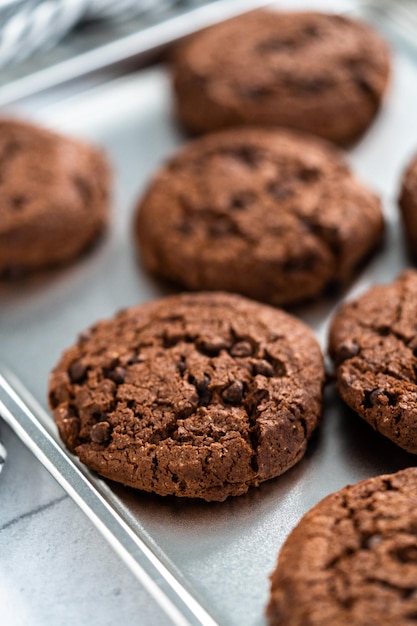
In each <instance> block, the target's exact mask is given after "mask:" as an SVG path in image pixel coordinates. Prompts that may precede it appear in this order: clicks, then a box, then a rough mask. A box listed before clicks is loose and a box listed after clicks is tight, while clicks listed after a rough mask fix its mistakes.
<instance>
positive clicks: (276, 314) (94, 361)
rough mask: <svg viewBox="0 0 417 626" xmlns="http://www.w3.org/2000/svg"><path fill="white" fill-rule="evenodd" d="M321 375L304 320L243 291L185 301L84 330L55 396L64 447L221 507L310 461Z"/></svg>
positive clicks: (55, 382)
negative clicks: (308, 453)
mask: <svg viewBox="0 0 417 626" xmlns="http://www.w3.org/2000/svg"><path fill="white" fill-rule="evenodd" d="M323 380H324V371H323V361H322V355H321V351H320V348H319V346H318V344H317V341H316V339H315V338H314V335H313V333H312V332H311V331H310V329H309V328H308V327H307V326H305V325H304V324H303V323H302V322H300V321H299V320H297V319H295V318H293V317H292V316H290V315H288V314H286V313H284V312H282V311H279V310H276V309H273V308H270V307H268V306H265V305H260V304H258V303H255V302H251V301H249V300H246V299H245V298H242V297H240V296H235V295H231V294H222V293H202V294H184V295H180V296H173V297H170V298H166V299H164V300H160V301H157V302H152V303H149V304H145V305H142V306H139V307H135V308H132V309H128V310H125V311H122V312H120V313H119V314H118V315H116V316H115V317H114V318H113V319H111V320H108V321H102V322H99V323H97V324H96V325H95V326H93V327H92V328H90V329H89V330H87V331H85V332H84V333H82V334H81V335H80V337H79V340H78V343H77V344H76V345H75V346H74V347H72V348H70V349H69V350H67V351H66V352H65V353H64V355H63V357H62V359H61V361H60V362H59V364H58V365H57V367H56V368H55V369H54V371H53V372H52V374H51V378H50V388H49V389H50V392H49V401H50V406H51V408H52V410H53V415H54V418H55V421H56V423H57V425H58V429H59V432H60V435H61V437H62V439H63V440H64V442H65V443H66V445H67V446H68V447H69V449H70V450H71V451H73V452H75V453H76V454H77V455H78V456H79V458H80V459H81V461H83V462H84V463H85V464H86V465H88V466H89V467H90V468H91V469H94V470H96V471H97V472H98V473H100V474H102V475H103V476H105V477H107V478H111V479H113V480H115V481H118V482H121V483H123V484H125V485H129V486H131V487H136V488H139V489H143V490H145V491H150V492H155V493H158V494H161V495H168V494H174V495H177V496H188V497H198V498H204V499H205V500H219V501H222V500H224V499H225V498H226V497H227V496H229V495H240V494H243V493H245V492H246V491H247V490H248V488H249V487H250V486H251V485H257V484H258V483H260V482H262V481H264V480H267V479H269V478H273V477H275V476H278V475H279V474H281V473H283V472H285V471H286V470H287V469H289V468H290V467H291V466H293V465H294V464H295V463H297V461H299V460H300V459H301V457H302V456H303V454H304V452H305V449H306V445H307V440H308V438H309V437H310V436H311V434H312V432H313V430H314V429H315V427H316V426H317V424H318V421H319V419H320V416H321V407H322V386H323Z"/></svg>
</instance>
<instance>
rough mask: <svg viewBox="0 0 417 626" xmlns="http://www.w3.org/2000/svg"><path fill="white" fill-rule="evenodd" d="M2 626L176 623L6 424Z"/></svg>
mask: <svg viewBox="0 0 417 626" xmlns="http://www.w3.org/2000/svg"><path fill="white" fill-rule="evenodd" d="M1 439H2V441H3V442H4V444H5V446H6V448H7V451H8V458H7V462H6V464H5V467H4V470H3V472H2V474H1V476H0V502H1V506H0V555H1V556H0V607H1V611H0V612H1V618H0V622H1V624H2V626H28V625H29V624H30V625H31V626H41V625H46V624H48V625H49V624H53V625H54V626H60V625H61V624H62V625H63V624H85V625H87V624H100V625H101V626H106V625H109V626H110V625H111V624H116V623H121V624H140V625H141V626H164V625H165V624H170V621H169V620H168V618H167V617H166V616H165V614H164V613H163V612H162V610H161V609H160V608H159V606H158V605H157V604H156V602H155V601H154V600H153V599H152V598H151V597H150V596H149V595H148V594H147V593H146V591H145V590H144V589H143V588H142V587H141V586H140V584H139V583H138V581H137V580H136V579H135V578H134V576H133V575H132V574H131V573H130V571H129V570H128V569H127V567H126V566H125V565H124V564H123V562H122V561H121V560H120V559H119V557H118V556H117V555H116V554H115V553H114V552H113V550H112V549H111V548H110V547H109V545H108V544H107V542H106V541H105V540H104V539H103V538H102V537H101V535H100V534H99V533H98V532H97V530H96V529H95V528H94V527H93V525H92V524H91V523H90V521H89V520H88V519H87V518H86V517H85V516H84V514H83V513H82V512H81V511H80V510H79V509H78V507H77V506H76V505H75V504H74V502H73V501H72V500H71V499H70V497H69V496H68V495H66V493H65V492H64V491H63V489H61V487H60V486H59V485H58V484H57V483H56V482H55V480H54V479H53V478H52V477H51V476H50V475H49V474H48V472H47V471H46V470H45V469H44V468H43V467H42V465H41V464H40V463H39V462H38V461H37V460H36V459H35V457H34V456H33V455H32V454H31V453H30V452H29V451H28V450H27V449H26V448H25V446H24V445H23V444H22V443H21V442H20V441H19V440H18V438H17V437H16V435H15V434H14V433H13V432H12V431H11V430H10V429H9V428H8V427H7V426H6V425H5V424H1Z"/></svg>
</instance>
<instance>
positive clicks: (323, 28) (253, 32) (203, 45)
mask: <svg viewBox="0 0 417 626" xmlns="http://www.w3.org/2000/svg"><path fill="white" fill-rule="evenodd" d="M389 73H390V60H389V52H388V49H387V46H386V44H385V42H384V41H383V40H382V39H381V37H380V36H379V35H378V34H377V33H375V32H374V31H373V30H372V29H371V28H370V27H369V26H367V25H365V24H362V23H360V22H357V21H355V20H353V19H350V18H348V17H343V16H340V15H330V14H329V15H326V14H323V13H315V12H303V13H298V12H295V13H278V12H273V11H256V12H251V13H248V14H246V15H244V16H241V17H238V18H235V19H233V20H230V21H228V22H225V23H222V24H219V25H216V26H214V27H212V28H210V29H207V30H205V31H203V32H201V33H199V34H198V35H196V36H194V37H192V38H191V40H189V41H187V42H186V43H185V44H184V45H183V46H182V47H181V48H180V49H179V50H178V52H177V55H176V58H175V62H174V76H175V79H174V85H175V93H176V99H177V111H178V116H179V118H180V120H181V121H182V123H183V124H184V125H185V126H186V127H187V128H188V129H189V130H191V131H192V132H198V133H200V132H208V131H212V130H217V129H220V128H224V127H226V126H241V125H248V124H249V125H262V126H265V125H268V126H269V125H279V126H287V127H290V128H296V129H300V130H303V131H308V132H311V133H314V134H316V135H320V136H321V137H324V138H326V139H329V140H331V141H334V142H337V143H347V142H351V141H352V140H354V139H356V138H357V137H358V136H360V135H361V134H362V133H363V132H364V130H365V129H366V128H367V127H368V125H369V124H370V123H371V121H372V120H373V118H374V117H375V115H376V113H377V111H378V109H379V107H380V104H381V100H382V98H383V95H384V92H385V90H386V86H387V82H388V78H389Z"/></svg>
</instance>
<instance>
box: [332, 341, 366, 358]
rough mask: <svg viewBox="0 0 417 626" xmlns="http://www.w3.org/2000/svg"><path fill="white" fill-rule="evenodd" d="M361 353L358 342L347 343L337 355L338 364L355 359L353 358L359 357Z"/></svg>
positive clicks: (343, 344)
mask: <svg viewBox="0 0 417 626" xmlns="http://www.w3.org/2000/svg"><path fill="white" fill-rule="evenodd" d="M360 351H361V349H360V347H359V345H358V344H357V343H356V341H345V343H342V345H341V346H340V348H339V351H338V353H337V362H338V363H341V362H342V361H346V359H353V357H355V356H358V354H359V352H360Z"/></svg>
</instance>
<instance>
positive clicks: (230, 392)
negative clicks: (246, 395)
mask: <svg viewBox="0 0 417 626" xmlns="http://www.w3.org/2000/svg"><path fill="white" fill-rule="evenodd" d="M222 398H223V400H224V401H225V402H230V403H231V404H239V403H240V402H241V400H242V398H243V383H241V382H240V380H235V381H234V382H233V383H232V384H231V385H229V386H228V387H227V388H226V389H225V390H224V391H223V393H222Z"/></svg>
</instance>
